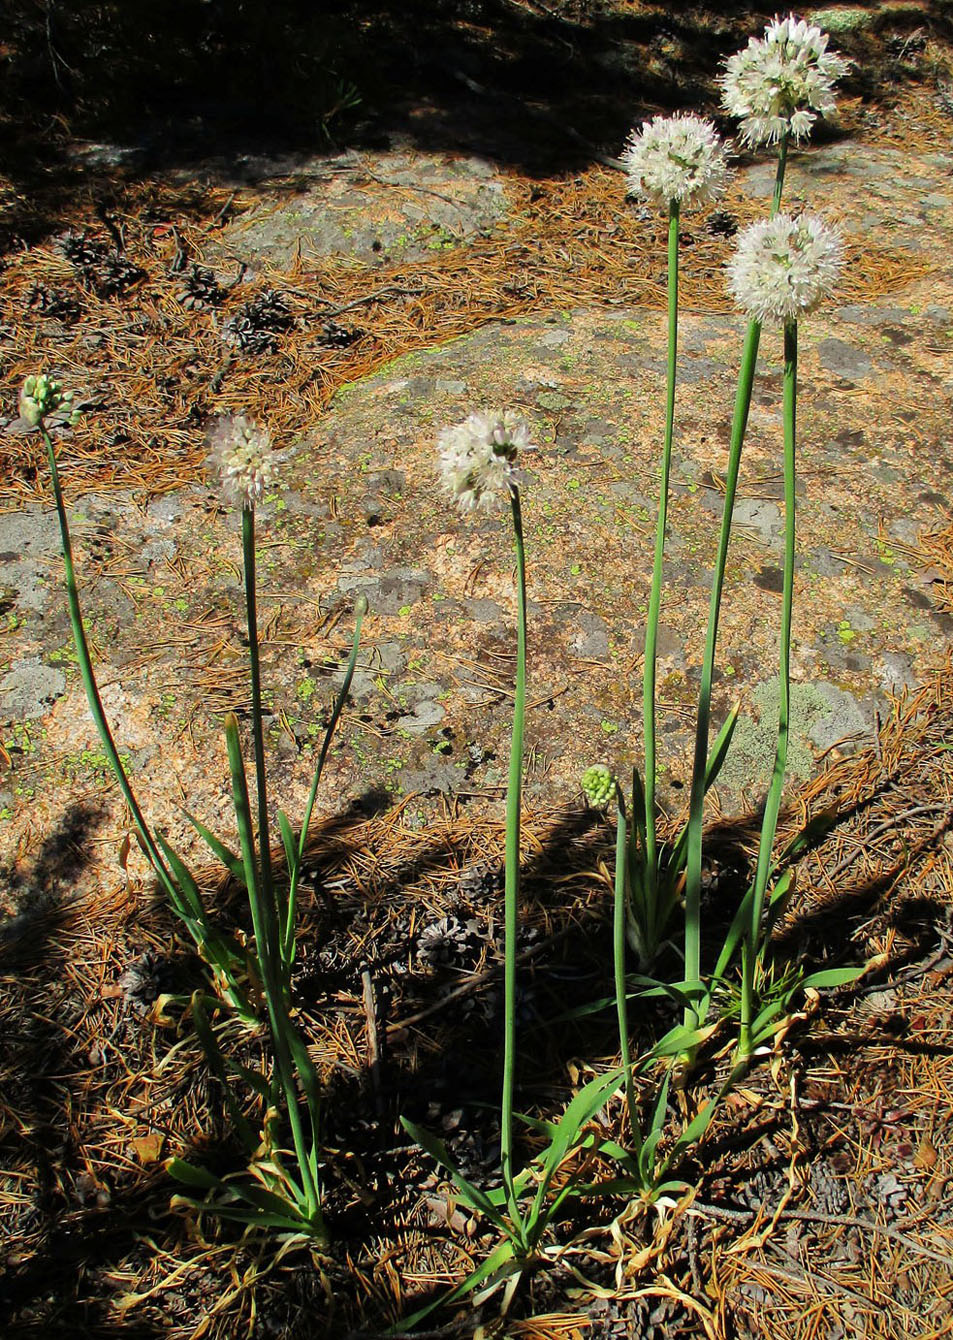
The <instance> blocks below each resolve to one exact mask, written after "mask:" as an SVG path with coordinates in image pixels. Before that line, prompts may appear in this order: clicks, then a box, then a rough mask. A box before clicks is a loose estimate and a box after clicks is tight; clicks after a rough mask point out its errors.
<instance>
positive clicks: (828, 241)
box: [729, 214, 841, 1060]
mask: <svg viewBox="0 0 953 1340" xmlns="http://www.w3.org/2000/svg"><path fill="white" fill-rule="evenodd" d="M840 264H841V244H840V240H839V238H838V236H837V234H836V233H834V232H833V231H832V230H831V229H830V228H828V227H827V225H826V224H824V223H823V222H822V221H821V220H820V219H819V218H817V217H816V216H815V215H810V214H804V215H801V216H800V217H799V218H792V217H791V216H790V215H786V214H776V215H775V216H774V217H773V218H771V219H768V220H766V221H765V222H763V223H758V224H753V225H752V226H751V227H750V228H748V229H746V230H745V232H744V233H743V234H742V236H741V238H740V239H739V242H738V249H737V252H736V254H735V257H734V260H733V261H732V265H731V268H730V271H729V287H730V289H731V292H732V294H733V296H734V298H735V300H736V301H737V303H738V304H739V306H740V307H742V308H743V310H744V311H745V312H747V314H748V315H749V316H751V317H752V318H753V320H754V321H755V322H759V323H760V322H762V321H764V320H768V319H773V320H776V321H780V322H781V324H782V329H783V339H784V383H783V422H784V579H783V583H782V592H781V630H780V653H779V670H778V681H779V709H778V738H777V748H776V751H775V759H774V767H773V770H772V774H771V781H770V785H769V788H768V794H767V799H766V801H765V808H764V814H763V817H762V823H761V837H760V842H759V846H758V862H757V867H756V871H755V878H754V884H753V887H752V890H751V893H750V913H749V921H748V927H747V933H746V935H745V938H744V941H743V947H742V988H741V1030H740V1037H739V1046H738V1051H739V1058H740V1059H741V1060H745V1059H747V1058H748V1057H750V1055H751V1053H752V1052H753V1050H754V1047H755V1044H756V1040H755V1038H754V1032H753V1030H754V1022H755V1004H756V990H757V975H758V971H759V962H760V960H761V957H762V954H761V947H762V918H763V914H764V906H765V896H766V893H767V889H768V882H769V879H770V876H771V871H772V863H771V857H772V849H773V845H774V838H775V834H776V832H777V823H778V815H779V813H780V809H781V796H782V792H783V789H784V776H785V769H786V766H787V754H788V739H789V734H790V724H791V723H790V709H791V689H790V664H791V626H792V610H793V601H794V569H795V561H796V484H797V480H796V454H795V449H796V439H797V421H796V415H797V350H798V320H799V318H800V317H802V316H804V315H805V314H806V313H808V312H810V311H812V310H813V309H814V308H815V307H816V306H817V304H818V303H819V302H820V301H821V299H822V298H823V297H824V296H825V295H826V294H827V292H829V290H830V287H831V285H832V284H833V283H834V281H835V279H836V277H837V274H838V272H839V269H840Z"/></svg>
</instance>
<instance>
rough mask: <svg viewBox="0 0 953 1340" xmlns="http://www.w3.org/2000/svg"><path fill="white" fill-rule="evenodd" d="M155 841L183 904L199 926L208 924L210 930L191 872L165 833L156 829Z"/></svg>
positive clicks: (200, 895)
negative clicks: (170, 872) (163, 856)
mask: <svg viewBox="0 0 953 1340" xmlns="http://www.w3.org/2000/svg"><path fill="white" fill-rule="evenodd" d="M156 841H157V842H158V843H159V846H160V847H161V848H162V850H163V852H164V853H165V857H166V860H167V861H168V862H169V865H170V866H171V868H172V873H173V875H174V876H175V882H176V885H177V886H178V889H179V892H180V895H181V897H182V899H183V902H184V905H185V906H186V907H187V908H188V910H189V914H190V915H191V916H192V918H193V919H194V920H195V921H197V922H198V923H199V924H200V925H201V926H203V927H205V926H209V929H210V930H211V927H210V923H209V920H208V914H207V913H206V911H205V905H204V904H203V902H202V893H201V890H200V889H199V886H198V884H197V883H196V880H195V877H194V876H193V874H192V872H191V871H190V870H189V868H188V866H187V865H186V864H185V862H184V861H183V860H182V858H181V857H180V856H179V855H178V853H177V852H176V851H175V850H174V849H173V847H171V846H170V844H169V842H168V839H167V838H166V836H165V834H164V833H163V832H162V831H161V830H158V829H157V830H156Z"/></svg>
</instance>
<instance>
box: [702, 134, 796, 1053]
mask: <svg viewBox="0 0 953 1340" xmlns="http://www.w3.org/2000/svg"><path fill="white" fill-rule="evenodd" d="M788 138H789V137H788V135H786V134H784V135H782V137H781V142H780V144H779V146H778V162H777V170H776V173H775V181H774V196H773V198H772V201H771V217H772V218H773V217H774V216H775V215H776V214H777V212H778V209H779V208H780V205H781V193H782V190H783V187H784V171H785V166H786V164H787V148H788ZM760 343H761V322H760V321H756V320H755V321H750V322H749V323H748V328H747V330H746V332H745V341H744V346H743V348H742V352H741V366H740V368H739V371H738V386H737V390H736V392H735V405H734V411H733V413H732V418H731V434H730V437H729V442H728V467H727V470H726V473H725V498H724V503H723V506H722V514H721V528H720V530H719V533H718V551H717V554H716V556H715V567H714V571H713V573H712V584H711V598H710V601H709V606H708V626H707V629H706V632H705V648H704V652H703V654H702V668H701V682H700V684H699V689H698V713H697V716H696V719H695V752H694V758H693V762H692V783H691V790H690V793H689V801H688V848H687V854H686V865H685V980H686V982H690V983H692V984H693V985H695V986H697V985H698V983H699V982H700V979H701V971H702V964H701V887H702V828H703V825H704V808H705V791H706V785H705V772H706V768H707V759H708V737H709V734H710V730H711V695H712V681H713V678H714V672H715V653H716V650H717V646H718V625H719V620H720V616H721V600H722V595H723V593H724V585H725V567H726V564H727V562H728V546H729V543H730V540H731V523H732V518H733V516H734V508H735V494H736V492H737V489H738V474H739V471H740V469H741V452H742V448H743V446H744V440H745V434H746V432H747V429H748V413H749V411H750V409H751V393H752V389H753V387H754V374H755V368H756V367H757V363H758V347H759V345H760ZM698 1022H699V1011H698V1009H697V1007H696V1005H695V1004H689V1005H686V1007H685V1026H686V1027H687V1028H694V1027H696V1025H697V1024H698Z"/></svg>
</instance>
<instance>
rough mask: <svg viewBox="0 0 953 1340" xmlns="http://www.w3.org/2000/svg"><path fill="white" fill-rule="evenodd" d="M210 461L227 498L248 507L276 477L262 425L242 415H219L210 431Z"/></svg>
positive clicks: (258, 500) (260, 496)
mask: <svg viewBox="0 0 953 1340" xmlns="http://www.w3.org/2000/svg"><path fill="white" fill-rule="evenodd" d="M211 441H212V455H211V460H210V465H211V467H212V469H213V470H214V471H215V472H216V473H217V474H218V477H219V480H220V482H221V485H222V489H223V490H224V492H225V494H226V495H227V497H228V498H229V500H230V501H232V502H235V503H241V505H242V507H248V508H252V507H254V506H255V504H256V503H257V502H261V499H262V497H263V496H264V492H265V489H266V488H268V487H269V486H270V485H271V484H273V483H274V482H275V480H276V471H275V462H276V460H277V456H276V454H275V453H274V452H273V450H272V445H271V437H270V435H269V434H268V432H267V431H266V430H265V429H264V428H259V427H258V425H257V424H254V423H251V422H250V421H249V420H248V419H246V418H245V417H244V415H242V414H239V415H235V416H234V417H232V418H226V419H220V420H219V423H218V426H217V427H216V428H215V429H214V431H213V432H212V439H211Z"/></svg>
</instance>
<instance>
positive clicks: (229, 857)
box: [182, 810, 245, 884]
mask: <svg viewBox="0 0 953 1340" xmlns="http://www.w3.org/2000/svg"><path fill="white" fill-rule="evenodd" d="M182 813H183V814H184V815H185V817H186V819H188V821H189V823H190V824H191V825H192V827H193V828H194V829H195V831H196V833H198V835H199V837H201V838H202V839H203V840H204V842H205V843H206V845H207V846H208V847H209V848H210V850H211V851H212V852H214V854H215V855H216V856H217V857H218V859H219V860H220V861H221V863H222V865H224V867H225V869H226V870H227V871H228V873H229V874H230V875H231V876H232V878H233V879H235V880H237V881H238V883H239V884H244V883H245V867H244V865H243V863H242V861H241V859H240V858H239V857H238V856H236V855H235V853H234V852H233V851H232V850H231V848H230V847H226V846H225V843H224V842H220V841H219V839H218V838H217V837H216V836H215V834H214V833H213V832H212V830H211V829H210V828H206V826H205V824H203V823H202V821H201V819H197V818H196V817H195V815H194V814H192V813H190V812H189V811H188V810H183V811H182Z"/></svg>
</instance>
